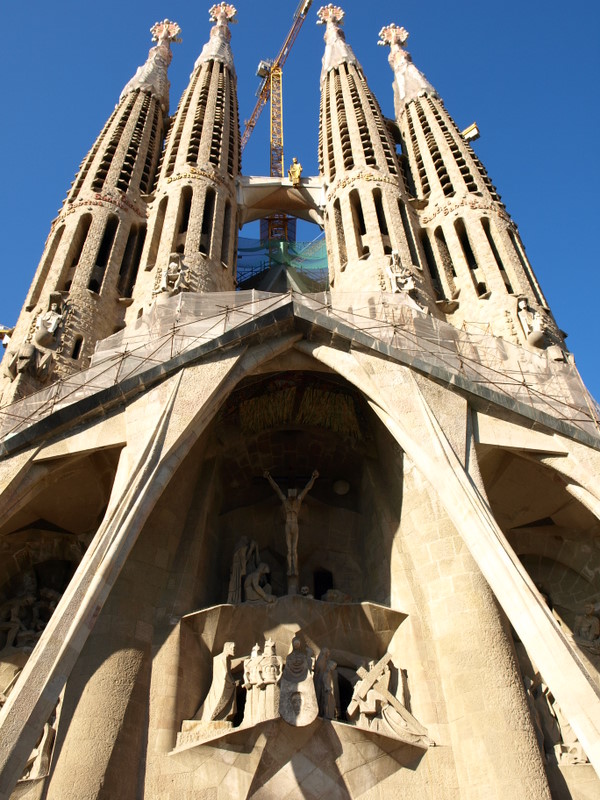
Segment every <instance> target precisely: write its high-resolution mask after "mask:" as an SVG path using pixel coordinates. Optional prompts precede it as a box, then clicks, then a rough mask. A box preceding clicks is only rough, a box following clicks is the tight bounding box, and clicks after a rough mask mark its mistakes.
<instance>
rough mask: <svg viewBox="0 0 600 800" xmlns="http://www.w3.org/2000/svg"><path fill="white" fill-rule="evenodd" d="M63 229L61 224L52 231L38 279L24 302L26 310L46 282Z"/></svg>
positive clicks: (30, 307) (32, 303) (35, 300)
mask: <svg viewBox="0 0 600 800" xmlns="http://www.w3.org/2000/svg"><path fill="white" fill-rule="evenodd" d="M64 230H65V226H64V225H61V226H60V228H58V230H57V231H56V232H55V233H54V237H53V238H52V242H51V244H50V247H49V248H48V252H47V253H46V258H45V259H44V262H43V264H42V267H41V269H40V274H39V276H38V279H37V280H36V282H35V284H34V286H33V288H32V290H31V294H30V295H29V298H28V300H27V302H26V304H25V307H26V308H27V309H28V310H31V309H32V308H33V307H34V306H35V304H36V303H37V301H38V299H39V296H40V294H41V292H42V288H43V286H44V283H45V282H46V278H47V277H48V273H49V272H50V268H51V267H52V263H53V261H54V257H55V256H56V251H57V250H58V245H59V244H60V240H61V239H62V235H63V233H64Z"/></svg>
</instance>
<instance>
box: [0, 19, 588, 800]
mask: <svg viewBox="0 0 600 800" xmlns="http://www.w3.org/2000/svg"><path fill="white" fill-rule="evenodd" d="M210 13H211V18H212V21H213V26H212V28H211V30H210V36H209V39H208V41H207V43H206V44H205V46H204V47H203V49H202V51H201V53H200V55H199V56H198V59H197V61H196V63H195V65H194V69H193V71H192V74H191V77H190V82H189V84H188V86H187V88H186V89H185V91H184V93H183V95H182V97H181V100H180V102H179V105H178V107H177V110H176V112H175V114H174V115H173V116H169V82H168V78H167V69H168V66H169V64H170V62H171V58H172V53H171V45H172V44H173V43H174V42H176V41H177V37H178V35H179V27H178V26H177V24H176V23H174V22H170V21H169V20H164V21H163V22H160V23H157V24H156V25H155V26H154V27H153V29H152V35H153V40H154V42H155V45H154V46H153V47H152V49H151V50H150V53H149V55H148V59H147V61H146V62H145V64H144V65H143V66H141V67H140V68H139V69H138V71H137V72H136V74H135V76H134V77H133V78H132V79H131V80H130V81H129V82H128V83H127V85H126V86H125V89H124V90H123V92H122V94H121V96H120V99H119V102H118V104H117V106H116V108H115V111H114V112H113V114H112V115H111V117H110V118H109V120H108V121H107V122H106V125H105V126H104V128H103V130H102V131H101V133H100V135H99V136H98V138H97V140H96V142H95V143H94V145H93V147H92V149H91V150H90V152H89V154H88V155H87V156H86V158H85V159H84V161H83V163H82V165H81V168H80V171H79V173H78V175H77V177H76V179H75V181H74V183H73V185H72V187H71V189H70V191H69V193H68V195H67V198H66V200H65V203H64V205H63V207H62V210H61V211H60V213H59V215H58V217H57V219H56V220H55V221H54V222H53V224H52V227H51V230H50V234H49V236H48V239H47V242H46V246H45V249H44V253H43V255H42V259H41V261H40V265H39V267H38V270H37V272H36V274H35V277H34V279H33V282H32V285H31V289H30V292H29V294H28V296H27V298H26V300H25V304H24V306H23V310H22V312H21V314H20V316H19V319H18V322H17V325H16V327H15V329H14V331H13V332H12V335H11V338H10V341H9V343H8V346H7V349H6V352H5V355H4V359H3V361H2V365H1V367H0V370H1V372H0V398H1V405H0V491H1V494H0V546H1V548H2V553H3V558H2V560H1V562H0V702H1V704H2V705H1V710H0V762H1V767H0V798H6V800H8V798H28V799H29V798H30V799H31V800H34V798H35V800H38V799H39V800H42V799H44V800H83V799H85V800H92V799H94V800H96V799H99V798H106V799H108V798H110V800H117V799H119V800H121V799H122V800H134V798H142V797H143V798H157V800H158V798H160V800H167V799H168V798H173V800H174V799H175V798H186V799H187V798H190V800H191V798H211V799H212V798H214V799H215V800H217V798H246V797H247V798H328V800H330V798H359V797H360V798H365V799H367V798H369V799H370V798H391V797H403V798H415V800H416V798H419V800H422V798H432V800H446V799H447V800H459V798H460V799H461V800H463V799H464V800H489V798H508V797H510V798H524V799H525V798H527V799H528V800H533V799H534V798H535V800H549V799H550V798H552V799H553V800H563V799H564V800H567V799H568V798H576V799H578V800H579V799H581V800H584V798H592V797H597V796H598V794H599V793H600V782H599V781H598V770H600V682H599V674H598V669H599V668H600V548H599V546H598V542H599V538H598V536H599V521H598V520H599V518H600V489H599V487H598V481H597V479H596V475H597V474H598V469H599V468H600V453H599V451H600V433H599V428H598V418H599V417H598V407H597V406H596V404H595V402H594V401H593V399H592V398H591V397H590V395H589V393H588V392H587V390H586V389H585V387H584V386H583V383H582V382H581V379H580V377H579V375H578V373H577V370H576V368H575V365H574V363H573V359H572V356H571V354H570V353H569V352H568V350H567V348H566V345H565V342H564V335H563V333H562V331H561V330H560V328H559V327H558V326H557V324H556V322H555V320H554V317H553V316H552V313H551V311H550V309H549V307H548V305H547V302H546V299H545V298H544V295H543V293H542V290H541V288H540V285H539V283H538V281H537V278H536V276H535V275H534V273H533V270H532V268H531V265H530V264H529V261H528V259H527V255H526V253H525V249H524V247H523V244H522V242H521V239H520V236H519V232H518V230H517V227H516V225H515V224H514V222H513V221H512V219H511V218H510V216H509V215H508V214H507V212H506V209H505V207H504V205H503V204H502V202H501V200H500V197H499V196H498V194H497V192H496V189H495V188H494V186H493V184H492V183H491V181H490V179H489V177H488V175H487V173H486V171H485V168H484V167H483V165H482V164H481V162H480V161H479V160H478V158H477V156H476V155H475V153H474V151H473V149H472V148H471V146H470V144H469V132H468V131H464V132H461V131H460V130H459V129H458V128H457V126H456V124H455V122H454V121H453V119H452V117H451V116H450V114H449V113H448V111H447V110H446V108H445V106H444V104H443V102H442V99H441V98H440V97H439V95H438V94H437V92H436V90H435V88H434V87H433V86H432V85H431V84H430V83H429V82H428V80H427V79H426V78H425V76H424V75H423V73H422V72H420V70H419V69H418V68H417V67H416V66H415V65H414V64H413V62H412V60H411V57H410V54H409V53H408V51H407V49H406V42H407V37H408V34H407V32H406V31H405V30H404V29H403V28H400V27H398V26H397V25H389V26H387V27H386V28H384V29H383V30H382V31H381V33H380V42H379V43H380V44H382V45H385V46H386V47H388V48H389V64H390V67H391V68H392V71H393V80H394V83H393V87H394V96H395V119H393V120H392V119H388V118H386V117H384V116H383V114H382V112H381V109H380V107H379V104H378V101H377V98H376V97H375V96H374V95H373V93H372V92H371V90H370V88H369V85H368V82H367V76H365V74H364V72H363V70H362V67H361V65H360V62H359V61H358V59H357V57H356V55H355V53H354V51H353V50H352V48H351V46H350V44H349V43H348V42H346V40H345V36H344V32H343V17H344V12H343V11H342V10H341V9H340V8H339V7H337V6H334V5H331V4H330V5H328V6H325V7H323V8H321V9H320V10H319V12H318V15H317V16H318V21H319V22H320V23H321V24H322V25H323V26H324V34H325V52H324V56H323V69H322V73H321V109H320V132H319V175H318V176H315V177H302V178H299V177H298V176H297V175H296V176H293V180H291V179H290V180H288V179H285V178H284V179H278V178H277V179H274V178H270V179H262V178H253V177H251V178H249V177H247V176H244V175H243V174H242V172H241V168H242V164H241V152H240V130H239V119H238V100H237V89H236V75H235V67H234V58H233V52H232V50H233V48H232V46H231V32H230V28H229V25H230V23H231V21H232V20H233V19H234V17H235V13H236V11H235V8H234V7H233V6H231V5H229V4H227V3H221V4H219V5H215V6H213V7H212V8H211V11H210ZM282 212H283V213H286V214H292V215H294V216H298V217H301V218H305V219H309V220H312V221H315V222H318V223H319V224H320V225H321V226H322V227H323V229H324V231H325V238H326V247H327V264H328V288H327V291H323V292H319V293H314V292H310V291H307V290H306V289H305V288H303V287H302V286H299V285H298V280H297V276H296V277H294V276H293V275H292V274H291V273H290V275H289V276H288V281H289V282H288V287H289V290H288V291H282V292H273V291H269V290H266V289H265V286H266V284H265V282H264V281H262V279H261V278H259V279H257V280H256V283H255V285H254V288H248V289H244V290H242V291H239V290H237V291H236V286H237V281H236V252H237V237H238V231H239V229H240V227H241V226H242V225H243V224H244V223H245V222H247V221H249V220H252V219H258V218H260V217H264V216H265V215H268V214H272V213H282ZM263 277H264V276H263Z"/></svg>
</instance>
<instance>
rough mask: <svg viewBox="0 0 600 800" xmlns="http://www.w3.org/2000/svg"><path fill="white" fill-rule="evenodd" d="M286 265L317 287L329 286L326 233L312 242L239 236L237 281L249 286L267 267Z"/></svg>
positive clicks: (318, 288)
mask: <svg viewBox="0 0 600 800" xmlns="http://www.w3.org/2000/svg"><path fill="white" fill-rule="evenodd" d="M278 267H285V269H287V270H289V271H290V272H291V273H292V274H294V273H297V274H298V275H300V276H302V277H303V278H304V280H305V281H309V282H310V283H311V284H314V287H315V288H314V291H324V290H326V289H327V288H328V271H327V248H326V247H325V239H324V237H322V236H321V237H319V238H318V239H315V240H314V241H312V242H279V241H273V240H271V241H268V240H266V239H246V238H244V237H242V236H240V238H239V240H238V257H237V281H238V285H239V286H247V284H248V282H249V281H251V279H253V278H258V277H260V275H261V274H263V273H265V272H266V271H267V270H268V269H272V268H278Z"/></svg>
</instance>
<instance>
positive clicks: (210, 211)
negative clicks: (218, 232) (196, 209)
mask: <svg viewBox="0 0 600 800" xmlns="http://www.w3.org/2000/svg"><path fill="white" fill-rule="evenodd" d="M214 215H215V190H214V189H211V188H209V189H207V190H206V198H205V200H204V211H203V212H202V229H201V232H200V246H199V248H198V249H199V251H200V252H201V253H203V254H204V255H205V256H208V255H209V254H210V243H211V236H212V226H213V217H214Z"/></svg>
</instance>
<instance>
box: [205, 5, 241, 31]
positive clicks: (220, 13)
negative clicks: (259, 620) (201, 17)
mask: <svg viewBox="0 0 600 800" xmlns="http://www.w3.org/2000/svg"><path fill="white" fill-rule="evenodd" d="M236 14H237V10H236V8H235V6H232V5H231V3H217V4H216V5H214V6H212V7H211V8H209V10H208V16H209V17H210V21H211V22H216V23H217V25H225V26H227V24H228V23H232V24H233V23H235V22H237V19H236V18H235V15H236Z"/></svg>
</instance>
